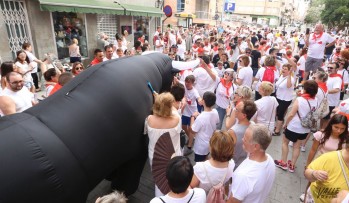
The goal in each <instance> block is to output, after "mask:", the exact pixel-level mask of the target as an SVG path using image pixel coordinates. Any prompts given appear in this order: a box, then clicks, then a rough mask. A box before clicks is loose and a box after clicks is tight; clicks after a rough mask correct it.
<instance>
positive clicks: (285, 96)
mask: <svg viewBox="0 0 349 203" xmlns="http://www.w3.org/2000/svg"><path fill="white" fill-rule="evenodd" d="M295 83H296V80H295V78H294V77H292V76H291V84H292V86H291V87H290V88H287V77H284V76H282V75H281V76H280V78H279V80H278V81H276V83H275V88H276V89H277V90H276V98H278V99H280V100H284V101H291V100H292V99H293V88H294V84H295Z"/></svg>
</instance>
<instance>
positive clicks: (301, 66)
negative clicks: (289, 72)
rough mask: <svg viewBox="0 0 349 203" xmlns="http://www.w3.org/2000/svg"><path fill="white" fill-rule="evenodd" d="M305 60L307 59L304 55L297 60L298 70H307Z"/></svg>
mask: <svg viewBox="0 0 349 203" xmlns="http://www.w3.org/2000/svg"><path fill="white" fill-rule="evenodd" d="M305 61H306V58H305V57H304V55H303V56H301V57H300V58H299V60H298V62H297V65H298V67H297V68H298V70H302V71H305Z"/></svg>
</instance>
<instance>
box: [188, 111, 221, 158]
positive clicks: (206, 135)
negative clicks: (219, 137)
mask: <svg viewBox="0 0 349 203" xmlns="http://www.w3.org/2000/svg"><path fill="white" fill-rule="evenodd" d="M218 123H219V116H218V112H217V110H216V109H212V111H210V112H207V111H203V112H201V114H200V115H199V116H198V117H197V118H196V120H195V121H194V123H193V125H192V127H191V128H192V130H193V131H194V132H196V136H195V142H194V152H195V154H199V155H207V154H208V153H209V152H210V150H209V146H210V139H211V137H212V134H213V132H214V131H215V130H216V125H217V124H218Z"/></svg>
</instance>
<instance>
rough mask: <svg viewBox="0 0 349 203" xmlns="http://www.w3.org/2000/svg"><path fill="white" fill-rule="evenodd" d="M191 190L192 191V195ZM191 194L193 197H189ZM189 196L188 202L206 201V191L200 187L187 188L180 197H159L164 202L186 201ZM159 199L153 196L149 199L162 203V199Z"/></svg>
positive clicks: (178, 202) (152, 202)
mask: <svg viewBox="0 0 349 203" xmlns="http://www.w3.org/2000/svg"><path fill="white" fill-rule="evenodd" d="M193 191H194V195H193ZM191 196H193V197H192V198H191ZM190 198H191V200H190V203H203V202H206V193H205V191H204V190H203V189H201V188H194V189H189V192H188V194H187V195H186V196H184V197H182V198H173V197H170V196H168V195H165V196H161V199H163V200H164V202H166V203H183V202H188V201H189V199H190ZM161 199H160V198H159V197H154V198H153V199H152V200H151V201H150V203H163V201H161Z"/></svg>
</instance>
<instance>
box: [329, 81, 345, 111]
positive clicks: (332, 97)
mask: <svg viewBox="0 0 349 203" xmlns="http://www.w3.org/2000/svg"><path fill="white" fill-rule="evenodd" d="M326 85H327V89H328V91H330V90H333V89H336V88H338V89H341V87H342V79H340V78H339V77H328V80H327V82H326ZM339 98H340V92H337V93H335V94H328V95H327V101H328V105H329V106H337V105H338V104H339Z"/></svg>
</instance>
